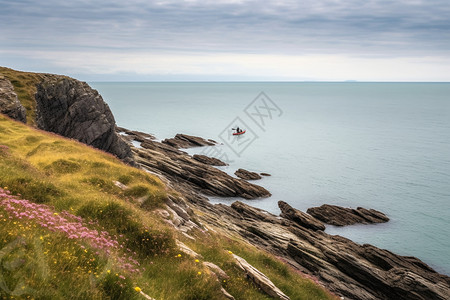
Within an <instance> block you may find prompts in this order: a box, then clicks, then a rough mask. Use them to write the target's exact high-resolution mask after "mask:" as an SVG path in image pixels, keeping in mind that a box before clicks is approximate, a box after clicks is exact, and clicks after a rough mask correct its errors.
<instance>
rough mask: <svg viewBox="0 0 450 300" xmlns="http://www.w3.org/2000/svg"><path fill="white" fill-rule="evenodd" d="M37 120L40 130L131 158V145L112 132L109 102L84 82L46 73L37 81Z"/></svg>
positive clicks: (113, 130)
mask: <svg viewBox="0 0 450 300" xmlns="http://www.w3.org/2000/svg"><path fill="white" fill-rule="evenodd" d="M36 107H37V111H36V123H37V126H38V127H39V128H41V129H43V130H46V131H50V132H54V133H57V134H60V135H62V136H65V137H68V138H73V139H76V140H78V141H80V142H82V143H85V144H88V145H91V146H93V147H95V148H98V149H101V150H104V151H106V152H109V153H111V154H114V155H116V156H117V157H118V158H120V159H122V160H123V161H125V162H127V163H132V162H133V156H132V153H131V149H130V147H129V146H128V144H127V143H125V142H124V141H123V140H122V139H121V138H120V137H119V136H118V135H117V134H116V132H115V129H116V123H115V120H114V116H113V115H112V113H111V110H110V109H109V107H108V105H107V104H106V103H105V102H104V101H103V99H102V97H101V96H100V95H99V93H98V92H97V91H96V90H94V89H92V88H91V87H90V86H89V85H88V84H87V83H85V82H81V81H78V80H75V79H71V78H67V77H59V76H48V77H46V78H45V79H44V80H43V81H42V82H41V83H40V84H38V85H37V92H36Z"/></svg>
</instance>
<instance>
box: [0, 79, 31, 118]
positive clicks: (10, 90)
mask: <svg viewBox="0 0 450 300" xmlns="http://www.w3.org/2000/svg"><path fill="white" fill-rule="evenodd" d="M0 113H2V114H5V115H7V116H9V117H10V118H12V119H15V120H17V121H20V122H23V123H26V120H27V116H26V110H25V108H24V107H23V106H22V104H21V103H20V101H19V99H18V98H17V94H16V93H15V92H14V87H13V85H12V84H11V82H10V81H9V80H8V79H6V78H5V77H3V76H1V75H0Z"/></svg>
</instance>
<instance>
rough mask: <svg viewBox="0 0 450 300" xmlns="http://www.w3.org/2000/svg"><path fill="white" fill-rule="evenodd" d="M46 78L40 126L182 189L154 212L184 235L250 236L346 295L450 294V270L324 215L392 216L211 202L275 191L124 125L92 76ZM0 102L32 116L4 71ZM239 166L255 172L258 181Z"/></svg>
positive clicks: (39, 101) (192, 141)
mask: <svg viewBox="0 0 450 300" xmlns="http://www.w3.org/2000/svg"><path fill="white" fill-rule="evenodd" d="M39 76H40V78H41V81H40V82H39V83H38V84H37V86H36V91H37V93H36V95H35V98H36V108H37V110H36V120H35V121H36V124H37V127H38V128H40V129H44V130H47V131H51V132H55V133H57V134H60V135H62V136H65V137H68V138H74V139H77V140H79V141H80V142H83V143H86V144H88V145H91V146H94V147H96V148H99V149H101V150H104V151H107V152H109V153H111V154H113V155H116V156H117V157H118V158H120V159H122V160H123V161H124V162H126V163H128V164H131V165H134V166H136V167H140V168H143V169H145V170H147V171H148V172H151V173H153V174H156V175H157V176H159V177H160V178H161V179H162V180H163V181H164V182H165V183H166V184H167V186H168V188H170V189H173V190H175V191H177V192H178V196H170V197H169V198H168V200H167V203H166V204H167V206H166V208H164V209H158V210H155V213H159V214H160V215H161V216H162V217H163V218H165V219H166V221H167V222H168V223H170V224H172V226H174V227H175V228H176V229H177V230H179V231H180V232H181V233H183V234H184V235H185V236H187V237H190V235H189V232H190V231H191V230H196V229H201V230H202V231H205V232H207V231H209V230H210V231H216V232H220V233H222V234H224V235H225V236H228V237H230V238H233V239H235V238H238V239H242V240H244V241H246V242H248V243H250V244H252V245H254V246H256V247H257V248H259V249H263V250H265V251H267V252H270V253H272V254H273V255H275V256H277V257H278V258H280V259H281V260H283V261H284V262H286V263H287V264H289V265H290V266H291V267H292V268H294V269H295V270H297V271H298V272H302V273H303V274H305V276H309V277H313V278H316V280H317V282H319V283H320V284H322V285H323V286H324V287H325V288H327V289H328V290H330V291H332V292H334V293H335V294H336V295H338V296H340V297H344V298H345V299H448V297H449V295H450V277H448V276H446V275H442V274H439V273H437V272H435V271H434V270H433V269H432V268H430V267H429V266H428V265H426V264H425V263H423V262H422V261H420V260H419V259H417V258H415V257H409V256H400V255H396V254H394V253H392V252H390V251H387V250H383V249H379V248H377V247H374V246H372V245H368V244H364V245H359V244H357V243H354V242H352V241H351V240H349V239H346V238H343V237H341V236H334V235H329V234H327V233H325V232H324V229H325V225H324V224H323V222H325V223H330V224H333V223H334V224H336V225H342V226H343V225H347V223H348V220H351V222H354V223H369V222H373V221H383V222H384V221H387V217H386V216H384V215H382V214H381V213H380V212H377V211H373V210H367V209H361V208H358V209H356V210H352V209H346V208H336V207H331V208H330V207H328V206H326V207H322V209H311V210H310V211H309V214H307V213H304V212H301V211H299V210H296V209H295V208H293V207H291V206H290V205H289V204H288V203H286V202H283V201H280V202H279V203H278V205H279V207H280V210H281V215H280V216H276V215H274V214H271V213H269V212H266V211H264V210H261V209H257V208H254V207H251V206H249V205H246V204H244V203H242V202H239V201H236V202H234V203H233V204H232V205H231V206H227V205H223V204H216V205H213V204H211V203H210V202H209V200H208V198H207V197H205V195H206V196H219V197H242V198H245V199H257V198H261V197H269V196H270V195H271V194H270V192H269V191H268V190H266V189H265V188H263V187H261V186H258V185H256V184H253V183H249V182H248V181H246V180H244V179H240V178H235V177H232V176H230V175H228V174H227V173H225V172H223V171H221V170H219V169H217V168H215V167H214V166H215V165H217V164H220V162H218V161H215V160H213V159H211V158H208V157H204V156H197V157H191V156H190V155H188V154H187V153H186V152H184V151H182V150H180V149H183V148H186V147H192V146H196V147H198V146H205V145H209V146H212V145H215V144H216V142H214V141H212V140H205V139H202V138H198V137H193V136H188V135H182V134H179V135H177V136H175V137H174V138H173V139H166V140H164V141H163V142H157V141H155V140H154V137H153V136H151V135H149V134H146V133H142V132H138V131H130V130H126V129H123V128H117V127H116V124H115V120H114V117H113V115H112V112H111V111H110V109H109V107H108V106H107V104H106V103H105V102H104V101H103V99H102V98H101V96H100V95H99V94H98V92H97V91H95V90H93V89H91V88H90V87H89V86H88V85H87V84H86V83H83V82H80V81H78V80H75V79H71V78H68V77H66V76H58V75H49V74H39ZM0 100H1V101H0V112H1V113H5V114H7V115H9V116H10V117H12V118H15V119H18V120H20V121H22V122H25V115H24V112H25V109H24V107H23V106H22V105H21V104H20V102H19V101H18V100H17V94H16V93H15V92H14V89H13V86H12V85H11V82H9V80H8V79H6V78H5V77H1V76H0ZM137 144H138V145H140V146H139V147H137V146H136V145H137ZM240 173H242V174H244V175H243V176H244V177H245V176H250V177H247V178H249V179H251V178H252V176H253V178H257V177H256V176H254V175H253V174H251V173H250V174H248V173H247V172H240ZM261 175H263V176H267V175H269V174H261ZM312 215H315V216H316V217H317V218H315V217H313V216H312ZM319 219H320V220H319ZM242 263H243V262H242Z"/></svg>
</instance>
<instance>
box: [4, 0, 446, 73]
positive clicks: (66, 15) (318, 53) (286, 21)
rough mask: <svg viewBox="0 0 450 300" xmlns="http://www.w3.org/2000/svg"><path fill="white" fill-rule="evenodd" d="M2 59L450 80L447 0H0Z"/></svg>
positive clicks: (95, 69)
mask: <svg viewBox="0 0 450 300" xmlns="http://www.w3.org/2000/svg"><path fill="white" fill-rule="evenodd" d="M0 65H1V66H6V67H10V68H14V69H19V70H25V71H35V72H47V73H57V74H65V75H69V76H72V77H75V78H78V79H81V80H85V81H266V80H268V81H346V80H358V81H450V1H449V0H427V1H422V0H396V1H389V0H345V1H344V0H301V1H293V0H287V1H272V0H266V1H256V0H199V1H197V0H185V1H181V0H177V1H175V0H167V1H166V0H158V1H151V0H126V1H124V0H109V1H106V0H40V1H33V0H0Z"/></svg>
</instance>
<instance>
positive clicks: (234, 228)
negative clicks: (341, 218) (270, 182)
mask: <svg viewBox="0 0 450 300" xmlns="http://www.w3.org/2000/svg"><path fill="white" fill-rule="evenodd" d="M191 205H193V206H194V207H195V208H196V209H199V210H201V211H203V212H204V214H200V215H198V216H199V218H200V219H201V221H202V223H203V224H209V225H208V226H213V228H214V230H216V231H220V232H222V233H223V234H228V235H230V236H236V235H238V236H240V237H241V238H242V239H244V240H246V241H248V242H250V243H251V244H253V245H255V246H256V247H258V248H262V249H265V250H267V251H269V252H271V253H273V254H274V255H276V256H278V257H280V259H282V260H284V261H285V262H287V263H288V264H289V265H291V266H292V267H293V268H295V269H297V270H299V271H301V272H303V273H305V274H308V275H309V276H313V277H315V278H317V280H318V281H319V282H320V283H321V284H323V285H324V286H325V287H326V288H327V289H329V290H330V291H332V292H334V293H335V294H336V295H338V296H341V297H344V298H345V299H361V300H367V299H373V300H375V299H392V300H398V299H405V300H414V299H417V300H419V299H421V300H424V299H442V300H444V299H448V295H450V277H448V276H445V275H441V274H439V273H436V272H435V271H434V270H433V269H432V268H430V267H429V266H427V265H426V264H425V263H423V262H422V261H420V260H419V259H417V258H415V257H409V256H400V255H396V254H394V253H392V252H390V251H387V250H383V249H379V248H377V247H375V246H372V245H368V244H365V245H359V244H357V243H354V242H352V241H351V240H349V239H346V238H343V237H341V236H333V235H329V234H327V233H325V232H323V231H322V230H314V229H311V228H309V224H308V222H305V223H303V222H296V221H292V220H291V219H287V218H285V217H288V218H292V216H297V215H302V214H303V213H301V212H299V211H296V210H295V209H292V208H291V209H292V210H294V211H293V212H290V213H288V214H286V213H283V214H282V217H278V216H276V215H273V214H270V213H268V212H266V211H263V210H260V209H257V208H254V207H251V206H248V205H246V204H244V203H242V202H235V203H233V204H232V205H231V207H230V206H226V205H223V204H217V205H211V204H209V203H208V202H207V201H206V200H205V201H204V202H202V203H201V202H200V201H197V202H196V203H191ZM279 205H280V207H283V206H285V205H284V204H282V203H280V204H279ZM289 210H290V209H289ZM283 216H285V217H283ZM302 224H305V225H302Z"/></svg>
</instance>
